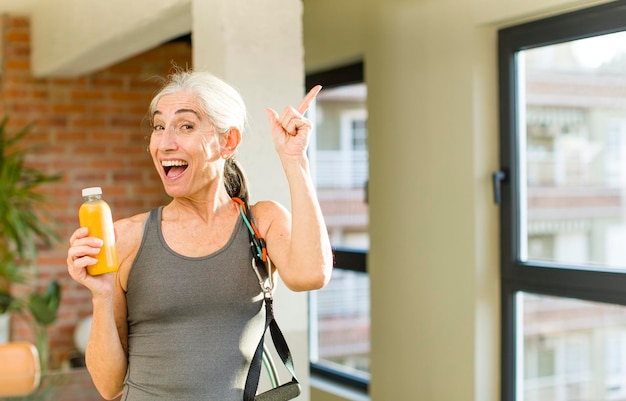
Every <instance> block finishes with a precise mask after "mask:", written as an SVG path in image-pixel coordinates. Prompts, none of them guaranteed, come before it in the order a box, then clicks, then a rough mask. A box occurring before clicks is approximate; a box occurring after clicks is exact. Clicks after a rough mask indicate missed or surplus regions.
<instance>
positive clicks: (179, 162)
mask: <svg viewBox="0 0 626 401" xmlns="http://www.w3.org/2000/svg"><path fill="white" fill-rule="evenodd" d="M161 165H162V166H163V167H172V166H186V165H187V162H186V161H184V160H163V161H161Z"/></svg>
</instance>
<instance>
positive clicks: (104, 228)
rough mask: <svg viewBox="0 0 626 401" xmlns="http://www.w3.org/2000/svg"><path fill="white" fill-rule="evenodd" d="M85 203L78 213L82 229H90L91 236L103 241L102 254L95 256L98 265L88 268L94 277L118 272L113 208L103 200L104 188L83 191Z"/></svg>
mask: <svg viewBox="0 0 626 401" xmlns="http://www.w3.org/2000/svg"><path fill="white" fill-rule="evenodd" d="M83 199H84V202H83V204H82V205H81V206H80V209H79V211H78V218H79V220H80V226H81V227H87V228H88V229H89V236H90V237H96V238H100V239H101V240H102V241H103V244H102V248H100V253H99V254H97V255H95V258H97V259H98V263H96V264H95V265H91V266H88V267H87V272H88V273H89V274H91V275H92V276H96V275H99V274H105V273H112V272H116V271H117V269H118V267H119V264H118V262H117V250H116V248H115V233H114V231H113V217H112V216H111V208H110V207H109V205H108V204H107V203H106V202H105V201H104V200H103V199H102V188H100V187H92V188H85V189H83Z"/></svg>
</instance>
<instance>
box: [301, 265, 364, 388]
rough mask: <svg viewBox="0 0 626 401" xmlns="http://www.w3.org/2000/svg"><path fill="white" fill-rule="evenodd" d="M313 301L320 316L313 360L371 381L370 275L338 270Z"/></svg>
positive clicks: (317, 323)
mask: <svg viewBox="0 0 626 401" xmlns="http://www.w3.org/2000/svg"><path fill="white" fill-rule="evenodd" d="M311 300H312V301H313V300H315V305H316V310H315V312H316V315H317V319H316V327H317V330H315V332H316V335H317V341H316V345H315V347H316V349H315V350H314V351H315V352H314V356H313V361H314V362H317V363H323V364H326V365H331V366H333V367H334V368H335V369H339V370H342V371H344V372H346V373H349V374H351V375H356V376H359V377H363V378H367V379H369V368H370V366H369V351H370V302H369V276H368V275H367V274H366V273H360V272H353V271H348V270H340V269H337V270H335V272H334V274H333V279H332V280H331V281H330V283H329V284H328V286H326V287H325V288H323V289H322V290H319V291H316V292H315V293H314V295H313V296H312V297H311Z"/></svg>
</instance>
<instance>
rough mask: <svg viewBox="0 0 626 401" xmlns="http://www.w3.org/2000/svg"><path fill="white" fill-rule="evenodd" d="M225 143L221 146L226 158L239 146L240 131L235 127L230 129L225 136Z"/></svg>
mask: <svg viewBox="0 0 626 401" xmlns="http://www.w3.org/2000/svg"><path fill="white" fill-rule="evenodd" d="M225 138H226V141H225V143H224V146H223V151H224V153H228V156H229V157H230V155H232V154H233V153H235V151H236V150H237V148H238V147H239V144H240V143H241V131H239V129H238V128H236V127H231V128H230V131H228V132H227V133H226V135H225Z"/></svg>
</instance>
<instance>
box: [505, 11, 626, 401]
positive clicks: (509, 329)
mask: <svg viewBox="0 0 626 401" xmlns="http://www.w3.org/2000/svg"><path fill="white" fill-rule="evenodd" d="M499 57H500V102H501V103H500V104H501V112H500V123H501V126H500V130H501V137H500V140H501V150H500V151H501V166H502V171H500V172H498V173H499V174H495V175H494V183H496V184H498V182H499V183H500V184H501V185H494V188H495V189H496V190H498V188H502V192H501V193H500V194H498V195H500V196H497V197H496V199H498V198H499V199H501V232H502V234H501V236H502V242H501V258H502V259H501V264H502V270H501V271H502V322H503V337H502V339H503V342H502V344H503V348H502V372H503V386H502V389H503V394H502V400H504V401H522V400H523V401H575V400H615V401H617V400H626V306H624V305H626V2H625V1H617V2H613V3H609V4H605V5H601V6H597V7H594V8H590V9H586V10H581V11H577V12H574V13H569V14H564V15H560V16H557V17H552V18H548V19H545V20H541V21H535V22H532V23H528V24H524V25H520V26H515V27H511V28H507V29H504V30H502V31H500V33H499Z"/></svg>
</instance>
